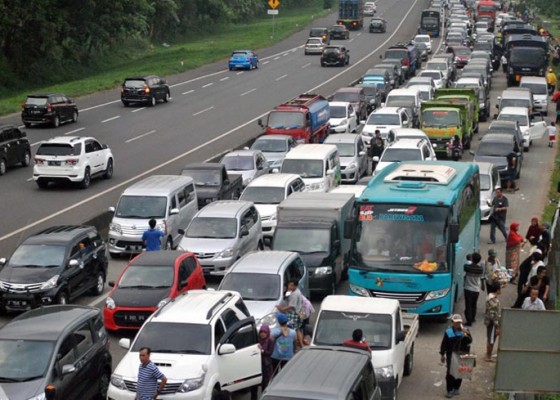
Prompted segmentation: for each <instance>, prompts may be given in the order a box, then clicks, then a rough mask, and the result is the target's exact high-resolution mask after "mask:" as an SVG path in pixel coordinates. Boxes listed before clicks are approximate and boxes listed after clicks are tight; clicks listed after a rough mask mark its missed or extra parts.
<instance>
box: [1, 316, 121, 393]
mask: <svg viewBox="0 0 560 400" xmlns="http://www.w3.org/2000/svg"><path fill="white" fill-rule="evenodd" d="M0 352H1V353H2V356H3V359H4V362H2V363H0V375H1V376H2V388H3V389H4V391H5V393H6V396H9V397H3V398H5V399H8V398H9V399H11V400H36V399H45V388H46V387H47V386H52V387H53V388H54V389H55V390H56V396H57V397H56V398H57V399H84V400H92V399H105V398H106V397H107V389H108V387H109V381H110V379H111V371H112V367H111V363H112V357H111V353H110V352H109V339H108V336H107V332H106V331H105V328H103V321H102V320H101V313H100V311H99V309H97V308H95V307H87V306H78V305H56V306H46V307H41V308H37V309H35V310H32V311H27V312H26V313H23V314H21V315H19V316H17V317H16V318H14V319H12V320H11V321H10V322H8V323H6V324H5V325H4V326H3V327H2V329H0ZM16 366H17V367H16Z"/></svg>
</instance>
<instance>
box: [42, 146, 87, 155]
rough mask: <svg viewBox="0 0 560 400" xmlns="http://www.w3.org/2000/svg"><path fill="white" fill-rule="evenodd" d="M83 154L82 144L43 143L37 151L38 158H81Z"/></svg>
mask: <svg viewBox="0 0 560 400" xmlns="http://www.w3.org/2000/svg"><path fill="white" fill-rule="evenodd" d="M81 152H82V145H81V143H76V144H74V145H71V144H69V143H68V144H67V143H42V144H41V145H40V146H39V148H38V149H37V153H36V155H38V156H79V155H80V154H81Z"/></svg>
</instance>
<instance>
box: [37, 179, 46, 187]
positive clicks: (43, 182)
mask: <svg viewBox="0 0 560 400" xmlns="http://www.w3.org/2000/svg"><path fill="white" fill-rule="evenodd" d="M36 182H37V186H39V189H46V188H47V187H48V186H49V181H47V180H45V179H37V181H36Z"/></svg>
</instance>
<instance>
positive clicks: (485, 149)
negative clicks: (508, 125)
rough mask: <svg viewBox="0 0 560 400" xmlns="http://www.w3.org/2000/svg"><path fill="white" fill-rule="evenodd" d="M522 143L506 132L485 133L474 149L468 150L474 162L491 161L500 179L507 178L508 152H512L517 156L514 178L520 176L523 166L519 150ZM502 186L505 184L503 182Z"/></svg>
mask: <svg viewBox="0 0 560 400" xmlns="http://www.w3.org/2000/svg"><path fill="white" fill-rule="evenodd" d="M521 148H522V144H521V143H519V142H518V141H517V138H516V137H515V136H513V135H510V134H508V133H491V134H486V135H484V136H483V137H482V139H481V140H480V143H479V145H478V147H477V149H476V151H472V150H471V151H470V153H471V154H472V155H473V156H474V157H473V161H474V162H488V163H492V164H494V165H495V166H496V168H497V169H498V172H499V173H500V179H504V180H507V179H509V178H510V177H509V174H508V171H507V167H508V160H507V157H508V155H509V154H511V153H513V154H515V155H516V156H517V158H518V162H517V163H516V172H515V179H519V178H520V177H521V167H522V166H523V153H522V152H521ZM502 186H505V182H503V184H502Z"/></svg>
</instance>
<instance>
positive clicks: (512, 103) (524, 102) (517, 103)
mask: <svg viewBox="0 0 560 400" xmlns="http://www.w3.org/2000/svg"><path fill="white" fill-rule="evenodd" d="M504 107H525V108H530V107H531V101H530V100H529V99H502V101H500V108H504Z"/></svg>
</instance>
